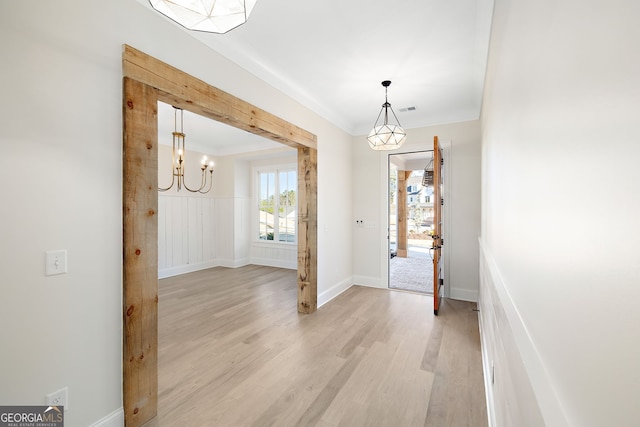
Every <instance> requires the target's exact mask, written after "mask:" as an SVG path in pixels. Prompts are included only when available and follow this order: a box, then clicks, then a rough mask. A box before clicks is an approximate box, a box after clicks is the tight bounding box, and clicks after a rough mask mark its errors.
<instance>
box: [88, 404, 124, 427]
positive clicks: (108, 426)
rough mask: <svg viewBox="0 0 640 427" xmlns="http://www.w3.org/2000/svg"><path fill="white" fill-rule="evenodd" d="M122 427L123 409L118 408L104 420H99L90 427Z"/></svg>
mask: <svg viewBox="0 0 640 427" xmlns="http://www.w3.org/2000/svg"><path fill="white" fill-rule="evenodd" d="M123 426H124V409H123V408H118V409H116V410H115V411H113V412H112V413H110V414H109V415H107V416H106V417H104V418H101V419H99V420H98V421H96V422H95V423H93V424H91V426H90V427H123Z"/></svg>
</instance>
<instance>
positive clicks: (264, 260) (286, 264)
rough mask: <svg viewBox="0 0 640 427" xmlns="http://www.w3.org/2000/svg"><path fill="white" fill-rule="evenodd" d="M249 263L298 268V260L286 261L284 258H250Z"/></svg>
mask: <svg viewBox="0 0 640 427" xmlns="http://www.w3.org/2000/svg"><path fill="white" fill-rule="evenodd" d="M251 264H254V265H264V266H266V267H276V268H287V269H289V270H297V269H298V260H297V259H295V260H293V261H288V260H284V259H272V258H255V257H252V258H251Z"/></svg>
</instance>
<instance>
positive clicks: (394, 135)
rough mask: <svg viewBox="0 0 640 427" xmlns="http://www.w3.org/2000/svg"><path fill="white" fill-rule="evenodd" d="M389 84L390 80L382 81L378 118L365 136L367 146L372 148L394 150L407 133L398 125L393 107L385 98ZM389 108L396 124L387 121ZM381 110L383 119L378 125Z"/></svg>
mask: <svg viewBox="0 0 640 427" xmlns="http://www.w3.org/2000/svg"><path fill="white" fill-rule="evenodd" d="M390 84H391V81H390V80H385V81H383V82H382V86H384V104H382V109H381V110H380V113H378V118H377V119H376V122H375V123H374V124H373V130H371V132H370V133H369V136H368V137H367V141H369V146H370V147H371V148H373V149H374V150H395V149H397V148H400V147H402V144H404V141H405V140H406V139H407V133H406V132H405V131H404V129H402V127H400V121H398V118H397V117H396V113H394V111H393V108H391V104H389V101H388V100H387V88H388V87H389V85H390ZM389 110H391V114H393V118H395V119H396V123H397V124H395V125H394V124H392V123H389ZM383 111H384V121H383V122H382V124H381V125H378V120H380V116H381V115H382V112H383Z"/></svg>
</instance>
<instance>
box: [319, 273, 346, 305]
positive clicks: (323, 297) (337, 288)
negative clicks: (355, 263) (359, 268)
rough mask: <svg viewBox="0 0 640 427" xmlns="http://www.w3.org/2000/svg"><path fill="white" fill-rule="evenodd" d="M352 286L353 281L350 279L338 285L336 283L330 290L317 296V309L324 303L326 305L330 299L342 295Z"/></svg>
mask: <svg viewBox="0 0 640 427" xmlns="http://www.w3.org/2000/svg"><path fill="white" fill-rule="evenodd" d="M352 286H353V280H352V278H351V277H349V278H347V279H345V280H343V281H341V282H339V283H336V284H335V285H334V286H332V287H331V288H329V289H327V290H326V291H324V292H322V293H321V294H319V295H318V308H320V307H322V306H323V305H325V304H326V303H328V302H329V301H331V300H332V299H334V298H335V297H337V296H338V295H340V294H341V293H343V292H344V291H346V290H347V289H349V288H350V287H352Z"/></svg>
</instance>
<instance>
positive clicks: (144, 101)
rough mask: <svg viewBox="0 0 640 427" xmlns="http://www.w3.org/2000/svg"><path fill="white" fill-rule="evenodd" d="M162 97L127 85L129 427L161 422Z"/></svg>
mask: <svg viewBox="0 0 640 427" xmlns="http://www.w3.org/2000/svg"><path fill="white" fill-rule="evenodd" d="M157 109H158V95H157V92H156V90H155V89H154V88H152V87H150V86H147V85H145V84H142V83H139V82H137V81H135V80H131V79H129V78H125V79H124V105H123V110H124V111H123V115H124V117H123V120H124V135H123V143H124V147H123V189H122V192H123V243H124V248H123V258H124V267H123V270H124V271H123V273H124V283H123V286H124V295H123V297H124V301H123V317H124V351H123V375H124V381H123V384H124V390H123V395H124V411H125V420H126V424H127V426H131V425H133V426H140V425H142V424H144V423H145V422H147V421H149V420H151V419H152V418H154V417H155V416H156V412H157V406H158V398H157V388H158V373H157V358H158V317H157V314H158V308H157V305H158V245H157V240H158V217H157V215H156V212H157V210H158V172H157V170H158V147H157V139H158V120H157Z"/></svg>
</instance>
